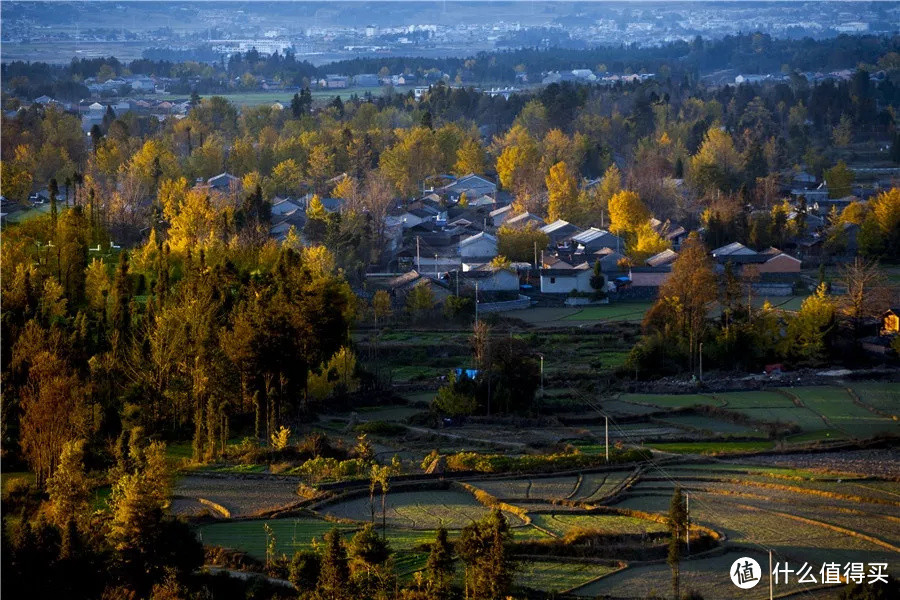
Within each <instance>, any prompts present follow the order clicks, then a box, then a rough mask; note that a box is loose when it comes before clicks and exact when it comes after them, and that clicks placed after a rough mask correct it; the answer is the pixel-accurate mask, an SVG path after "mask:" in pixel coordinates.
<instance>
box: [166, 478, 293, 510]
mask: <svg viewBox="0 0 900 600" xmlns="http://www.w3.org/2000/svg"><path fill="white" fill-rule="evenodd" d="M296 490H297V480H296V479H292V478H283V479H282V478H268V479H265V480H263V481H260V480H259V479H243V478H241V477H237V476H235V477H201V476H193V475H188V476H186V477H182V478H181V479H179V480H178V481H177V482H176V484H175V489H174V490H173V493H174V494H175V495H178V496H184V497H186V498H193V499H195V500H196V499H199V498H203V499H205V500H209V501H211V502H215V503H216V504H218V505H221V506H223V507H224V508H225V509H226V510H228V511H229V513H230V514H231V516H232V517H248V516H253V515H256V514H258V513H260V512H265V511H269V510H274V509H277V508H280V507H283V506H287V505H289V504H292V503H294V502H298V501H299V500H300V497H299V496H298V495H297V493H296Z"/></svg>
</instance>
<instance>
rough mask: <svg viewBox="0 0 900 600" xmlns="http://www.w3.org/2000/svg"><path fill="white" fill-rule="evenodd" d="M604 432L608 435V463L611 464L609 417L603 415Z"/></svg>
mask: <svg viewBox="0 0 900 600" xmlns="http://www.w3.org/2000/svg"><path fill="white" fill-rule="evenodd" d="M603 431H604V433H605V434H606V436H605V437H606V462H607V463H608V462H609V417H608V416H606V415H603Z"/></svg>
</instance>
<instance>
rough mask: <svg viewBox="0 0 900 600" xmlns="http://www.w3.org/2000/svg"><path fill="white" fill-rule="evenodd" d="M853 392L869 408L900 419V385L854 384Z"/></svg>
mask: <svg viewBox="0 0 900 600" xmlns="http://www.w3.org/2000/svg"><path fill="white" fill-rule="evenodd" d="M853 391H854V392H856V394H857V395H858V396H859V399H860V401H862V402H863V403H864V404H866V405H867V406H871V407H873V408H875V409H877V410H879V411H881V412H883V413H885V414H888V415H892V416H896V417H900V384H897V383H854V384H853Z"/></svg>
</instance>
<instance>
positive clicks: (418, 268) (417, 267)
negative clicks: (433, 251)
mask: <svg viewBox="0 0 900 600" xmlns="http://www.w3.org/2000/svg"><path fill="white" fill-rule="evenodd" d="M421 269H422V264H421V262H420V259H419V236H416V271H421Z"/></svg>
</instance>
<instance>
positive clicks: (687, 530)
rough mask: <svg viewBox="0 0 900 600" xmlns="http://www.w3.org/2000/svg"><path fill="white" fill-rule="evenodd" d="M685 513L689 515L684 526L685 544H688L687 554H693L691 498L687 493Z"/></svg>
mask: <svg viewBox="0 0 900 600" xmlns="http://www.w3.org/2000/svg"><path fill="white" fill-rule="evenodd" d="M684 506H685V510H684V512H685V513H687V519H685V524H684V543H685V544H687V553H688V554H690V553H691V497H690V496H689V495H688V493H687V492H685V493H684Z"/></svg>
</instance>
